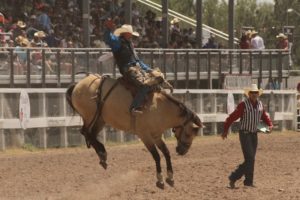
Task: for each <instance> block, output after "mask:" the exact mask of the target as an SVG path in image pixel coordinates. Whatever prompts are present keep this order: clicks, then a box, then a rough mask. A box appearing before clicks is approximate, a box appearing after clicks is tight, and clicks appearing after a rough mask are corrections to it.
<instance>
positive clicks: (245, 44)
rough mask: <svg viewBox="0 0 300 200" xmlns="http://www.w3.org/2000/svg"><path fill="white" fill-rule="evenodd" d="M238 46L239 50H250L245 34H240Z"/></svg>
mask: <svg viewBox="0 0 300 200" xmlns="http://www.w3.org/2000/svg"><path fill="white" fill-rule="evenodd" d="M239 45H240V49H250V44H249V40H248V37H247V35H246V33H242V36H241V39H240V43H239Z"/></svg>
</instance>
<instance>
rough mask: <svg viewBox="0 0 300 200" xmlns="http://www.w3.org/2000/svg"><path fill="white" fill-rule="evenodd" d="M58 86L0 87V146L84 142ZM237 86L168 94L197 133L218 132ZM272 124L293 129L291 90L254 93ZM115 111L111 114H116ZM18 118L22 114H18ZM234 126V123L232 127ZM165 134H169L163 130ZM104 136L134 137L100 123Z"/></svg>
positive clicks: (79, 123)
mask: <svg viewBox="0 0 300 200" xmlns="http://www.w3.org/2000/svg"><path fill="white" fill-rule="evenodd" d="M24 90H25V91H26V93H27V94H28V97H29V103H30V117H29V118H28V121H27V125H26V129H25V130H24V129H22V125H21V122H20V121H21V119H20V112H21V111H20V109H19V105H20V104H19V103H20V93H21V92H22V91H24ZM65 92H66V89H63V88H51V89H49V88H44V89H42V90H41V89H38V88H25V89H22V88H6V89H0V150H4V149H6V148H9V147H12V146H17V147H20V146H22V145H24V144H31V145H33V146H36V147H40V148H51V147H70V146H80V145H84V143H85V142H84V138H83V137H82V136H81V135H80V128H81V126H82V120H81V118H80V117H79V116H78V115H74V113H73V112H72V110H71V108H70V107H69V106H68V104H67V102H66V98H65ZM243 92H244V91H243V90H184V89H181V90H174V93H173V96H175V97H176V98H178V99H179V100H180V101H182V102H183V103H184V104H185V105H186V106H187V107H189V108H190V109H191V110H193V111H195V112H196V113H197V114H198V115H199V117H200V118H201V120H202V121H203V122H204V124H205V126H206V128H205V129H201V131H200V132H199V135H210V134H220V133H222V130H223V122H224V120H225V119H226V117H227V116H228V114H227V96H228V94H229V93H232V94H233V96H234V101H235V105H237V103H239V102H240V101H241V100H242V99H243ZM260 100H261V101H262V102H263V104H264V107H265V108H266V110H267V112H269V113H270V116H271V118H272V120H273V121H274V124H275V128H274V129H275V130H285V129H288V130H296V107H297V106H296V90H275V91H270V90H265V91H264V93H263V95H262V96H260ZM116 115H117V114H116ZM22 119H23V120H24V118H22ZM237 130H238V128H237V124H236V123H235V125H233V126H232V131H233V132H236V131H237ZM165 136H166V137H167V136H170V130H168V131H167V132H166V134H165ZM99 139H101V140H102V141H103V142H104V143H105V142H107V141H113V142H126V141H132V140H136V137H135V136H133V135H131V134H125V133H124V132H123V131H117V130H115V129H113V128H111V127H105V128H104V130H103V131H102V133H101V134H100V135H99Z"/></svg>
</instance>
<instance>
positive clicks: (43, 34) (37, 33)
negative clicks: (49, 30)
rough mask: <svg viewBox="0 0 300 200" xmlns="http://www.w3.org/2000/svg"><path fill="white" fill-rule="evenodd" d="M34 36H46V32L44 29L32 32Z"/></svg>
mask: <svg viewBox="0 0 300 200" xmlns="http://www.w3.org/2000/svg"><path fill="white" fill-rule="evenodd" d="M34 37H38V38H44V37H46V33H45V32H44V31H37V32H35V33H34Z"/></svg>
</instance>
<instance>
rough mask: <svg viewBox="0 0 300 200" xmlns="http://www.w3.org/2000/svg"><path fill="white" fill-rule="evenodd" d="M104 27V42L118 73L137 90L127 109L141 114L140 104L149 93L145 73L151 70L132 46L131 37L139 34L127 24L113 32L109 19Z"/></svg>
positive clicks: (112, 23)
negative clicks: (107, 46)
mask: <svg viewBox="0 0 300 200" xmlns="http://www.w3.org/2000/svg"><path fill="white" fill-rule="evenodd" d="M104 25H105V27H106V30H105V32H104V41H105V43H106V44H107V45H109V47H110V48H111V50H112V53H113V56H114V58H115V60H116V63H117V65H118V68H119V71H120V73H121V74H122V75H123V76H124V77H125V78H127V79H129V81H130V82H132V83H133V84H134V85H135V86H137V89H138V91H137V94H136V96H135V97H134V99H133V101H132V103H131V106H130V108H129V110H130V113H131V114H133V115H135V114H141V113H142V111H141V106H142V103H143V101H144V100H145V97H146V95H147V93H148V92H149V91H150V87H149V86H147V85H145V84H144V81H145V73H149V72H151V71H152V69H151V68H150V67H149V66H148V65H146V64H145V63H143V62H142V61H141V60H140V59H139V58H138V56H137V54H136V52H135V50H134V47H133V45H132V41H131V40H132V36H136V37H138V36H139V33H137V32H134V31H133V28H132V26H131V25H129V24H124V25H122V26H121V27H120V28H118V29H116V30H115V31H114V32H113V30H114V29H115V24H114V22H113V21H112V20H111V19H108V20H106V21H105V22H104Z"/></svg>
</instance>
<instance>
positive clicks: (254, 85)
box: [244, 84, 263, 97]
mask: <svg viewBox="0 0 300 200" xmlns="http://www.w3.org/2000/svg"><path fill="white" fill-rule="evenodd" d="M249 92H258V96H260V95H262V93H263V90H262V89H258V87H257V85H256V84H251V87H250V88H246V89H245V90H244V93H245V95H246V96H247V97H249Z"/></svg>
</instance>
